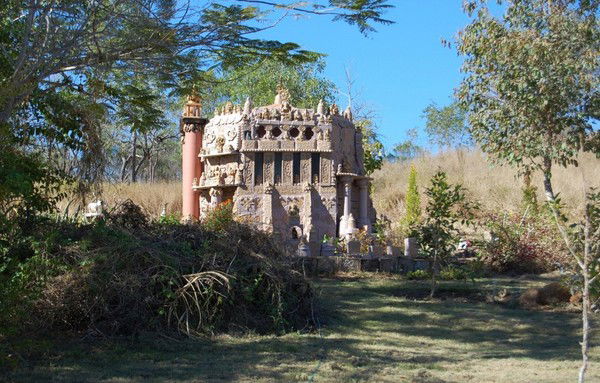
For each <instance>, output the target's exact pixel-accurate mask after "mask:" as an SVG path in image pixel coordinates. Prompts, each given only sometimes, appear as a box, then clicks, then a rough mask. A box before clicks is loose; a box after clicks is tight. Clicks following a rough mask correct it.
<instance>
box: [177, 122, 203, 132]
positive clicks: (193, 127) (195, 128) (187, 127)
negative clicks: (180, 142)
mask: <svg viewBox="0 0 600 383" xmlns="http://www.w3.org/2000/svg"><path fill="white" fill-rule="evenodd" d="M200 129H201V126H200V125H199V124H183V126H182V127H181V132H182V133H196V132H199V131H200Z"/></svg>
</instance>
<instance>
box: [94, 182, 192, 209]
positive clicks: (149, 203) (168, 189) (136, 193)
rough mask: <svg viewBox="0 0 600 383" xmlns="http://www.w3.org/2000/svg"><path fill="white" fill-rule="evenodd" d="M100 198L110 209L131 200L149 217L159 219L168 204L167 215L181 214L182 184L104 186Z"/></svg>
mask: <svg viewBox="0 0 600 383" xmlns="http://www.w3.org/2000/svg"><path fill="white" fill-rule="evenodd" d="M102 189H103V191H102V195H101V196H100V198H101V199H102V200H103V201H104V202H105V203H106V204H107V206H108V208H109V209H110V208H111V207H113V206H117V205H118V204H119V203H120V202H123V201H124V200H127V199H131V200H132V201H133V202H134V203H135V204H136V205H138V206H140V207H141V208H142V209H143V210H144V211H145V212H146V213H147V214H148V215H150V216H152V217H158V216H159V215H160V213H161V212H162V209H163V207H164V205H165V204H167V214H175V215H180V214H181V204H182V200H181V198H182V197H181V183H180V182H157V183H134V184H126V183H114V184H109V183H107V184H104V185H103V187H102Z"/></svg>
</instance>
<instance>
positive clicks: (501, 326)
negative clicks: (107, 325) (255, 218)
mask: <svg viewBox="0 0 600 383" xmlns="http://www.w3.org/2000/svg"><path fill="white" fill-rule="evenodd" d="M317 284H318V286H319V287H320V291H321V302H323V303H322V307H321V309H320V310H319V318H320V319H321V322H322V336H319V334H316V333H312V334H288V335H285V336H282V337H274V336H273V337H265V336H245V337H228V336H220V337H216V338H214V339H212V340H190V339H188V340H182V341H175V340H167V339H162V338H160V339H157V338H151V337H142V338H140V339H137V340H114V339H113V340H109V341H99V342H95V343H84V342H81V341H70V342H69V341H63V342H54V343H53V345H52V347H51V349H49V350H48V352H47V353H43V355H41V356H39V357H38V358H36V359H35V360H29V361H27V362H26V363H25V364H24V366H23V368H21V369H19V370H17V371H15V372H14V373H13V374H11V375H8V376H7V379H8V380H9V381H11V380H12V381H19V382H20V381H36V382H44V381H65V382H74V381H77V382H85V381H89V382H91V381H157V382H158V381H161V382H162V381H202V382H204V381H209V382H214V381H224V382H225V381H306V380H308V379H310V377H311V376H317V375H319V376H323V375H325V376H330V379H329V380H327V379H326V380H327V381H370V377H372V376H376V374H377V373H381V371H383V370H385V369H389V368H391V367H390V366H395V367H394V368H397V370H393V371H392V372H391V374H392V375H393V376H396V375H397V374H399V372H406V374H408V375H407V376H410V379H407V381H415V382H442V381H441V380H439V379H437V380H436V379H435V378H433V377H431V376H429V375H427V374H423V373H420V372H419V371H421V372H422V371H423V369H426V370H428V371H431V370H436V369H442V368H443V365H445V364H448V363H455V362H460V361H464V360H466V359H503V358H531V359H535V360H577V359H578V358H579V353H578V347H577V341H578V335H577V331H578V326H579V318H578V316H577V314H571V313H548V312H535V311H525V310H519V309H508V308H504V307H502V306H498V305H493V304H485V303H460V302H455V301H451V300H447V301H435V300H434V301H421V300H410V299H406V298H405V296H406V295H407V291H408V290H411V289H412V290H414V289H420V288H426V286H425V285H424V284H418V283H412V282H407V281H402V280H396V279H392V280H379V281H377V280H375V281H371V280H357V281H345V282H341V281H332V280H323V281H318V282H317ZM452 286H453V285H451V284H448V285H446V287H448V288H452V289H454V288H455V287H452ZM461 286H463V287H462V288H465V289H473V286H469V285H468V284H467V285H464V284H463V285H461ZM480 287H481V286H480ZM483 287H485V286H483ZM442 288H445V287H444V286H442ZM413 292H414V291H413ZM419 374H420V375H419ZM0 376H1V375H0ZM398 381H402V380H400V379H398Z"/></svg>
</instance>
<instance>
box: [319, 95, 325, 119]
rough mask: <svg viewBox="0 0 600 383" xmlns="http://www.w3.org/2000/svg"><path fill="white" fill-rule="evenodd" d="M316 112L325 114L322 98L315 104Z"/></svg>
mask: <svg viewBox="0 0 600 383" xmlns="http://www.w3.org/2000/svg"><path fill="white" fill-rule="evenodd" d="M317 114H319V115H321V116H322V115H324V114H325V105H324V104H323V99H320V100H319V105H317Z"/></svg>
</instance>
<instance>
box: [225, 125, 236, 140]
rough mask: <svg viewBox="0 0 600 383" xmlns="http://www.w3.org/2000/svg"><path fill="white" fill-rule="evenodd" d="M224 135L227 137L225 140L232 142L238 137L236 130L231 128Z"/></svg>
mask: <svg viewBox="0 0 600 383" xmlns="http://www.w3.org/2000/svg"><path fill="white" fill-rule="evenodd" d="M225 135H226V136H227V139H228V140H229V141H233V140H234V139H235V138H236V137H237V135H238V131H237V128H235V127H233V128H231V129H229V130H228V131H227V133H225Z"/></svg>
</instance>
